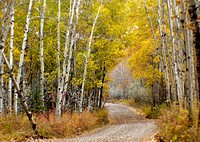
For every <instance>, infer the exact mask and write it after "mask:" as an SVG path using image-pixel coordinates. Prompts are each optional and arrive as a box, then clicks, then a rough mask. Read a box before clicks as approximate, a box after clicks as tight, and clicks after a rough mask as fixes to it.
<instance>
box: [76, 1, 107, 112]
mask: <svg viewBox="0 0 200 142" xmlns="http://www.w3.org/2000/svg"><path fill="white" fill-rule="evenodd" d="M102 3H103V0H102V1H101V5H100V6H99V8H98V12H97V15H96V17H95V19H94V22H93V26H92V31H91V33H90V39H89V44H88V48H87V56H86V59H85V65H84V72H83V81H82V88H81V99H80V104H79V105H80V106H79V112H80V113H82V112H83V96H84V87H85V79H86V74H87V66H88V61H89V58H90V52H91V45H92V38H93V33H94V28H95V26H96V22H97V19H98V17H99V13H100V10H101V7H102Z"/></svg>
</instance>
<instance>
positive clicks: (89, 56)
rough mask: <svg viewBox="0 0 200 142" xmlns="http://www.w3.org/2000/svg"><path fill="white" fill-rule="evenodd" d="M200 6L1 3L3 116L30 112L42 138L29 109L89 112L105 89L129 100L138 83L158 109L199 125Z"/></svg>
mask: <svg viewBox="0 0 200 142" xmlns="http://www.w3.org/2000/svg"><path fill="white" fill-rule="evenodd" d="M199 4H200V3H199V1H197V0H187V1H185V0H157V1H154V0H144V1H137V0H104V1H103V0H93V1H90V0H82V1H81V0H69V1H64V0H48V1H46V0H1V1H0V24H1V26H0V86H1V87H0V115H2V116H3V115H13V114H14V115H17V114H20V113H26V115H27V116H28V117H29V120H30V122H31V124H32V127H33V129H34V130H35V132H36V133H38V132H37V128H36V123H35V121H34V119H33V117H32V112H34V113H48V112H49V111H52V110H53V111H54V112H55V115H56V116H57V118H58V119H59V118H60V117H61V115H62V113H64V112H66V111H70V112H74V111H78V112H80V113H82V112H83V110H84V109H88V110H90V111H92V110H94V109H95V108H101V107H102V100H103V97H104V94H107V93H108V92H109V91H108V90H109V89H108V87H110V89H113V88H111V87H113V86H114V89H113V90H114V91H115V87H116V86H118V87H119V88H121V89H122V90H123V91H122V92H120V93H121V94H123V95H126V94H127V93H129V94H131V93H135V92H134V91H133V90H135V89H134V87H135V86H137V84H138V83H139V85H138V86H137V87H140V88H141V87H142V89H141V91H143V93H144V94H145V95H147V94H148V95H149V96H151V97H152V100H153V101H152V105H153V106H157V105H159V104H162V103H166V104H167V105H168V106H169V107H171V106H172V105H173V104H175V105H176V106H177V107H178V108H179V109H185V110H188V111H189V116H188V119H189V121H190V124H189V127H198V126H199V125H200V113H199V110H200V109H199V108H200V107H199V99H200V95H199V88H200V86H199V85H200V45H199V44H200V31H199V26H200V25H199V19H200V18H199ZM123 64H126V65H125V66H123ZM128 65H129V66H128ZM110 78H114V79H115V83H114V84H112V85H108V82H109V81H110ZM134 83H135V84H134ZM119 84H120V85H119ZM129 85H132V87H130V88H127V86H129ZM131 88H132V90H131ZM144 88H147V89H146V90H145V91H144ZM127 89H129V92H125V91H126V90H127ZM136 90H137V89H136ZM131 91H132V92H131ZM138 95H140V93H138Z"/></svg>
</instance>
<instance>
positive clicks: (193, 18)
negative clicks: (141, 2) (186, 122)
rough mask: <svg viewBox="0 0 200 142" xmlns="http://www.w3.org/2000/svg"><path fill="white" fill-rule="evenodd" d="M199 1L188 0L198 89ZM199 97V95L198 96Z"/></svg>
mask: <svg viewBox="0 0 200 142" xmlns="http://www.w3.org/2000/svg"><path fill="white" fill-rule="evenodd" d="M197 6H198V8H197ZM198 10H199V1H198V5H196V0H189V15H190V22H191V25H190V27H191V29H192V33H193V44H194V48H195V51H196V69H197V79H198V89H199V88H200V29H199V21H198V17H199V15H198V14H199V12H198ZM198 96H200V91H199V90H198ZM199 98H200V97H199ZM198 126H200V108H199V118H198Z"/></svg>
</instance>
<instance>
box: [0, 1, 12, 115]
mask: <svg viewBox="0 0 200 142" xmlns="http://www.w3.org/2000/svg"><path fill="white" fill-rule="evenodd" d="M13 3H14V0H11V1H10V2H9V3H8V5H7V7H5V9H6V10H5V11H4V17H3V19H2V21H3V23H2V27H1V34H2V35H1V39H0V87H1V88H0V114H2V111H3V97H4V59H3V54H4V48H3V47H4V45H5V43H6V39H7V36H8V32H9V30H10V28H9V26H10V12H11V5H12V4H13Z"/></svg>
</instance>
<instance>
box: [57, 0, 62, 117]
mask: <svg viewBox="0 0 200 142" xmlns="http://www.w3.org/2000/svg"><path fill="white" fill-rule="evenodd" d="M60 5H61V3H60V0H58V25H57V27H58V30H57V38H58V42H57V44H58V47H57V69H58V90H57V92H58V93H57V94H58V95H57V96H58V98H60V95H61V92H60V91H61V77H60V73H61V72H60V11H61V7H60ZM58 106H59V101H58V100H57V101H56V107H58ZM57 109H58V108H56V114H57V115H59V114H60V112H59V110H57Z"/></svg>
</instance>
